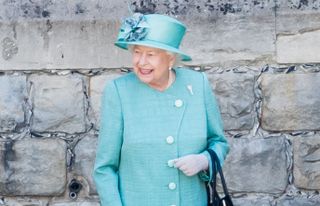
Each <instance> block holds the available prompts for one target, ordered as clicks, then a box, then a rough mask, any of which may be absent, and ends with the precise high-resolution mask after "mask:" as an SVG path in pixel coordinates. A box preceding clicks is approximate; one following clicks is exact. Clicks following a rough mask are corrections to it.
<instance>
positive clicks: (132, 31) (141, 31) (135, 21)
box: [118, 13, 149, 41]
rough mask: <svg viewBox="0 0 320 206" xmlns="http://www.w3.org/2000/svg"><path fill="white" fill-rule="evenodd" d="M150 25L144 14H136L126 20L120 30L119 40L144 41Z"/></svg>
mask: <svg viewBox="0 0 320 206" xmlns="http://www.w3.org/2000/svg"><path fill="white" fill-rule="evenodd" d="M148 27H149V26H148V23H147V21H146V18H145V16H144V15H143V14H140V13H135V14H133V16H132V17H129V18H126V19H125V20H124V22H123V24H122V26H121V28H120V34H119V37H118V40H120V41H139V40H143V39H144V38H145V36H146V35H147V33H148Z"/></svg>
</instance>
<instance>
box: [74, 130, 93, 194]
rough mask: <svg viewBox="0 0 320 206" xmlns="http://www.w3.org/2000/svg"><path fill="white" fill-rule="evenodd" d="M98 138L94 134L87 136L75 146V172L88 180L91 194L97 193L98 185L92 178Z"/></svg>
mask: <svg viewBox="0 0 320 206" xmlns="http://www.w3.org/2000/svg"><path fill="white" fill-rule="evenodd" d="M97 141H98V139H97V138H96V137H94V136H91V135H90V136H89V135H88V136H86V137H84V138H83V139H81V140H80V141H79V142H78V144H77V145H76V147H75V150H74V152H75V155H76V157H75V165H74V172H75V173H76V174H77V175H80V176H82V177H84V179H85V180H86V181H87V182H88V184H89V186H90V188H89V193H90V194H96V193H97V191H96V187H95V184H94V181H93V178H92V174H93V166H94V160H95V157H96V145H97Z"/></svg>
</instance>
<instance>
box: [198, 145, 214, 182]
mask: <svg viewBox="0 0 320 206" xmlns="http://www.w3.org/2000/svg"><path fill="white" fill-rule="evenodd" d="M201 154H203V155H205V156H206V157H207V158H208V163H209V166H208V167H209V168H208V170H203V171H201V172H199V177H200V179H202V180H203V181H205V182H208V181H211V179H212V163H211V157H210V154H209V153H208V152H207V151H204V152H202V153H201Z"/></svg>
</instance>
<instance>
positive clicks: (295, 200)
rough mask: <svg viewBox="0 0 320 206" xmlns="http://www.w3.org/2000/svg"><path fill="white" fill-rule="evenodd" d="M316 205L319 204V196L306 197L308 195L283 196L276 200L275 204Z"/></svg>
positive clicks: (280, 205) (286, 205) (289, 205)
mask: <svg viewBox="0 0 320 206" xmlns="http://www.w3.org/2000/svg"><path fill="white" fill-rule="evenodd" d="M293 205H297V206H298V205H301V206H318V205H320V198H319V197H315V198H308V197H288V196H286V197H283V198H281V199H280V200H279V201H278V202H277V206H293Z"/></svg>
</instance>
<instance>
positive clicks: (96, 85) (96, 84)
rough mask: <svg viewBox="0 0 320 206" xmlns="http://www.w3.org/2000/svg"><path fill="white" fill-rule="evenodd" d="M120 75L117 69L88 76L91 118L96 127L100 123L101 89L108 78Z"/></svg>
mask: <svg viewBox="0 0 320 206" xmlns="http://www.w3.org/2000/svg"><path fill="white" fill-rule="evenodd" d="M120 76H121V73H120V72H119V71H111V72H107V73H104V74H103V75H100V76H95V77H92V78H90V91H89V96H90V103H91V108H92V118H93V120H94V122H95V124H96V126H97V127H99V124H100V107H101V97H102V93H103V89H104V87H105V86H106V84H107V83H108V82H109V81H110V80H112V79H115V78H117V77H120Z"/></svg>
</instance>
